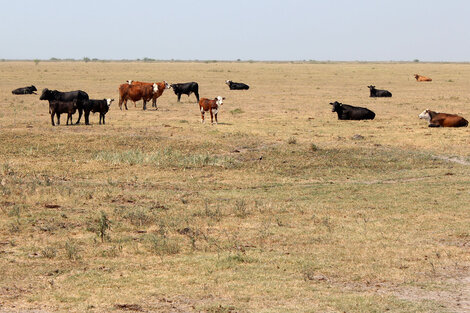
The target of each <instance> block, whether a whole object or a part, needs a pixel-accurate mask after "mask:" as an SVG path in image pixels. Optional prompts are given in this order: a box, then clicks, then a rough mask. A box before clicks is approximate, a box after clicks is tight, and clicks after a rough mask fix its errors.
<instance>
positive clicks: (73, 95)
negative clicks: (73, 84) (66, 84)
mask: <svg viewBox="0 0 470 313" xmlns="http://www.w3.org/2000/svg"><path fill="white" fill-rule="evenodd" d="M88 99H89V98H88V94H87V93H86V92H84V91H82V90H75V91H67V92H61V91H57V90H49V89H47V88H45V89H43V90H42V94H41V96H40V97H39V100H48V101H49V106H50V104H51V101H53V100H58V101H73V100H77V110H78V120H77V122H76V123H75V124H78V123H80V118H81V117H82V112H83V105H84V104H85V102H86V101H88ZM85 122H86V124H87V125H88V123H87V121H86V120H85Z"/></svg>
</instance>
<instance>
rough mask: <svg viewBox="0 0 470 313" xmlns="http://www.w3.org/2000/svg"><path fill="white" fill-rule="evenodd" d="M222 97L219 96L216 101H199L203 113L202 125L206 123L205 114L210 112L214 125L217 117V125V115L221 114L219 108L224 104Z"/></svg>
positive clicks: (205, 99)
mask: <svg viewBox="0 0 470 313" xmlns="http://www.w3.org/2000/svg"><path fill="white" fill-rule="evenodd" d="M223 100H225V98H222V97H221V96H217V97H216V98H214V100H210V99H207V98H201V100H199V110H200V111H201V123H204V113H205V112H207V111H209V112H210V113H211V124H213V123H214V122H213V116H214V115H215V123H216V124H217V113H218V112H219V108H220V106H221V105H222V104H224V102H223Z"/></svg>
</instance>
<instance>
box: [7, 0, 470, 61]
mask: <svg viewBox="0 0 470 313" xmlns="http://www.w3.org/2000/svg"><path fill="white" fill-rule="evenodd" d="M1 3H2V9H1V10H0V45H1V48H0V59H46V60H47V59H50V58H60V59H64V58H73V59H82V58H84V57H88V58H90V59H92V58H97V59H116V60H120V59H138V58H140V59H142V58H146V57H147V58H152V59H159V60H171V59H175V60H237V59H241V60H266V61H296V60H318V61H327V60H330V61H412V60H415V59H418V60H420V61H447V62H466V61H470V36H469V34H468V32H469V31H470V17H469V16H470V1H468V0H445V1H444V0H374V1H370V0H310V1H308V0H288V1H286V0H284V1H278V0H272V1H270V0H235V1H233V0H232V1H224V0H220V1H213V0H193V1H189V0H167V1H159V0H153V1H147V0H137V1H131V0H124V1H123V0H115V1H107V0H80V1H77V0H61V1H60V0H59V1H56V0H37V1H34V0H21V1H1Z"/></svg>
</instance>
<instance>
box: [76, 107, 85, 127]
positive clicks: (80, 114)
mask: <svg viewBox="0 0 470 313" xmlns="http://www.w3.org/2000/svg"><path fill="white" fill-rule="evenodd" d="M82 114H83V109H82V108H79V109H78V120H77V122H76V123H75V124H80V119H81V118H82Z"/></svg>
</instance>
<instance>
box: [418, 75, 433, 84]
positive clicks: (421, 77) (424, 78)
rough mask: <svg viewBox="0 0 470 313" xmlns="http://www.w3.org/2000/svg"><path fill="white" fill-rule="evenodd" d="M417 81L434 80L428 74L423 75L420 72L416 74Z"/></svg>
mask: <svg viewBox="0 0 470 313" xmlns="http://www.w3.org/2000/svg"><path fill="white" fill-rule="evenodd" d="M415 78H416V81H418V82H432V79H431V78H429V77H426V76H421V75H418V74H415Z"/></svg>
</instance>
